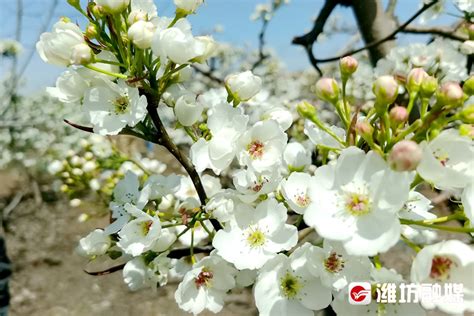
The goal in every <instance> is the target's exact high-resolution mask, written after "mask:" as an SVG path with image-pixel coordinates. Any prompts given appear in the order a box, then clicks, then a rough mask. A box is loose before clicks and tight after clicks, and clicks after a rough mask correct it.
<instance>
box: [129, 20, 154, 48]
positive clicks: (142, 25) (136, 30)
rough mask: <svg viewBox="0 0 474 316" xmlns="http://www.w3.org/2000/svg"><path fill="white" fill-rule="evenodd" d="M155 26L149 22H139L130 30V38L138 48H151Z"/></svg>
mask: <svg viewBox="0 0 474 316" xmlns="http://www.w3.org/2000/svg"><path fill="white" fill-rule="evenodd" d="M154 31H155V25H154V24H153V23H151V22H147V21H137V22H135V23H133V24H132V25H131V26H130V28H129V29H128V33H127V34H128V38H129V39H130V40H131V41H132V42H133V44H135V45H136V46H137V47H138V48H141V49H147V48H150V47H151V42H152V39H153V34H154Z"/></svg>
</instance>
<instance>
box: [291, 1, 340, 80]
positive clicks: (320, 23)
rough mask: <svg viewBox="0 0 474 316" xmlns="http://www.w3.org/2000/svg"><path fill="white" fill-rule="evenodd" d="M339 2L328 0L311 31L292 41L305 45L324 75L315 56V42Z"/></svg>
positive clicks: (311, 60)
mask: <svg viewBox="0 0 474 316" xmlns="http://www.w3.org/2000/svg"><path fill="white" fill-rule="evenodd" d="M338 3H339V1H338V0H326V2H325V3H324V5H323V7H322V9H321V11H320V12H319V15H318V17H317V18H316V20H315V21H314V25H313V28H312V29H311V31H309V32H308V33H306V34H304V35H302V36H297V37H295V38H293V41H292V44H294V45H301V46H303V47H304V49H305V50H306V53H307V54H308V58H309V61H310V62H311V64H312V65H313V67H314V68H315V69H316V70H317V71H318V73H319V74H320V75H322V71H321V69H319V67H318V64H317V60H316V58H315V57H314V54H313V44H314V42H316V40H317V39H318V36H319V34H321V33H322V32H323V30H324V25H325V24H326V21H327V20H328V18H329V16H330V15H331V13H332V11H333V10H334V8H336V6H337V5H338Z"/></svg>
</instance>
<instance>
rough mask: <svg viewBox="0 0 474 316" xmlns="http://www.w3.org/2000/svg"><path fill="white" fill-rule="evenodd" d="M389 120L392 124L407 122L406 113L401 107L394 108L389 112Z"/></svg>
mask: <svg viewBox="0 0 474 316" xmlns="http://www.w3.org/2000/svg"><path fill="white" fill-rule="evenodd" d="M390 120H391V121H392V122H394V123H397V124H399V123H403V122H406V121H407V120H408V111H407V109H406V108H404V107H403V106H394V107H393V108H392V109H391V110H390Z"/></svg>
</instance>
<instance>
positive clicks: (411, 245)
mask: <svg viewBox="0 0 474 316" xmlns="http://www.w3.org/2000/svg"><path fill="white" fill-rule="evenodd" d="M401 238H402V240H403V242H404V243H405V244H407V246H409V247H410V248H411V249H413V250H415V251H416V252H420V250H421V247H420V246H418V245H417V244H415V243H414V242H413V241H411V240H410V239H408V238H407V237H405V236H404V235H401Z"/></svg>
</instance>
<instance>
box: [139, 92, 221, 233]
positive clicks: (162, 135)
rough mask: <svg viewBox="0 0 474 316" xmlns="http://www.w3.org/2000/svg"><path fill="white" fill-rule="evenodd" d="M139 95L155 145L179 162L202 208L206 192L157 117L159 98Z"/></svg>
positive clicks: (215, 224) (213, 220)
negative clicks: (152, 131)
mask: <svg viewBox="0 0 474 316" xmlns="http://www.w3.org/2000/svg"><path fill="white" fill-rule="evenodd" d="M141 93H142V94H143V95H145V97H146V98H147V102H148V105H147V111H148V115H149V116H150V118H151V120H152V122H153V124H154V125H155V128H156V135H155V136H156V139H155V141H156V143H157V144H159V145H161V146H163V147H165V148H166V149H168V151H169V152H170V153H171V154H172V155H173V156H174V157H175V158H176V159H177V160H178V161H179V163H180V164H181V165H182V166H183V168H184V169H185V170H186V172H187V173H188V175H189V176H190V177H191V180H192V182H193V184H194V187H195V189H196V192H197V194H198V196H199V200H200V201H201V205H203V206H204V205H206V203H207V195H206V191H205V190H204V186H203V185H202V182H201V178H200V176H199V174H198V172H197V171H196V169H195V168H194V165H193V164H192V162H191V161H190V160H189V158H188V157H186V156H185V155H183V153H182V152H181V151H180V150H179V148H178V146H176V145H175V143H173V141H172V140H171V138H170V136H169V135H168V132H167V131H166V128H165V126H164V125H163V123H162V121H161V118H160V116H159V115H158V111H157V108H158V103H159V98H157V97H156V96H155V95H153V94H151V93H149V92H144V91H143V90H142V91H141ZM210 221H211V224H212V226H213V227H214V229H215V230H216V231H218V230H219V229H221V228H222V226H221V225H220V223H219V222H218V221H217V220H215V219H210Z"/></svg>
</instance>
